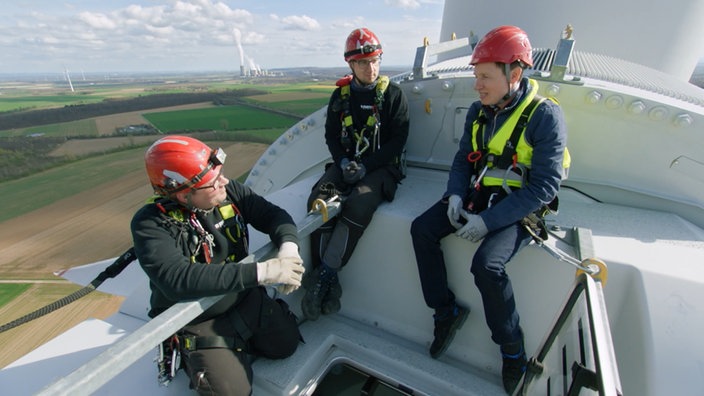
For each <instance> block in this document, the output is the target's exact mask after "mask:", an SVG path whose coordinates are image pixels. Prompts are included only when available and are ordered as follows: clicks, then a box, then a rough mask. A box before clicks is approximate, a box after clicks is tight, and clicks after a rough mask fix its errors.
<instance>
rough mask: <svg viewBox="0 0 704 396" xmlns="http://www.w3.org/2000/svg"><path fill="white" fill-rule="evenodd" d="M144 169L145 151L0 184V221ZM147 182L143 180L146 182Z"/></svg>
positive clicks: (95, 159) (96, 159)
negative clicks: (0, 197)
mask: <svg viewBox="0 0 704 396" xmlns="http://www.w3.org/2000/svg"><path fill="white" fill-rule="evenodd" d="M143 167H144V148H143V147H140V148H134V149H131V150H125V151H120V152H116V153H111V154H106V155H101V156H96V157H92V158H87V159H84V160H81V161H75V162H71V163H69V164H66V165H61V166H58V167H56V168H52V169H49V170H46V171H44V172H40V173H37V174H34V175H31V176H27V177H23V178H21V179H17V180H11V181H7V182H4V183H0V196H2V197H3V208H2V211H0V222H2V221H5V220H8V219H11V218H14V217H17V216H19V215H22V214H24V213H28V212H31V211H32V210H35V209H38V208H41V207H43V206H45V205H48V204H50V203H53V202H55V201H58V200H60V199H63V198H66V197H70V196H71V195H74V194H77V193H79V192H81V191H85V190H87V189H90V188H93V187H96V186H99V185H101V184H103V183H105V181H106V180H110V179H116V178H119V177H121V176H122V175H124V174H125V173H127V172H132V171H135V170H140V169H142V168H143ZM145 181H146V179H145Z"/></svg>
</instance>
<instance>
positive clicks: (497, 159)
mask: <svg viewBox="0 0 704 396" xmlns="http://www.w3.org/2000/svg"><path fill="white" fill-rule="evenodd" d="M529 84H530V87H529V91H528V93H527V94H526V98H525V99H524V100H523V101H521V103H519V104H518V106H517V107H516V109H515V110H514V111H513V113H512V114H511V115H510V116H509V117H508V119H507V120H506V121H505V122H504V124H503V125H502V126H501V127H500V128H499V130H498V131H497V132H496V134H495V135H494V136H492V137H491V138H490V139H489V141H488V142H487V144H486V145H485V143H484V141H485V139H484V127H485V124H486V115H485V114H484V112H483V110H480V111H479V115H478V117H477V119H476V120H475V121H474V122H473V124H472V148H473V150H474V151H472V152H471V153H469V155H468V156H467V160H468V161H469V162H471V163H473V165H474V170H475V172H474V175H473V176H472V180H471V183H472V185H473V187H474V188H473V191H472V193H471V194H470V200H469V201H470V202H469V204H468V209H470V210H471V211H473V212H475V213H478V212H481V211H482V210H484V209H486V208H488V207H491V205H492V204H495V203H496V202H498V201H499V200H501V199H503V198H504V197H505V196H507V195H508V194H510V193H511V192H512V191H513V190H515V189H518V188H523V187H525V185H526V183H527V182H528V173H529V172H530V164H531V159H532V156H533V148H532V147H531V146H530V145H529V144H528V143H527V142H526V141H525V130H526V126H527V125H528V122H529V121H530V119H531V117H532V116H533V113H534V112H535V109H536V108H537V107H538V105H540V104H541V103H543V102H544V101H545V100H553V101H554V99H552V98H550V99H548V98H545V97H542V96H540V95H538V94H537V92H538V84H537V82H536V81H535V80H533V79H529ZM570 162H571V159H570V154H569V151H568V150H567V148H565V154H564V156H563V163H562V166H563V175H566V173H567V169H568V168H569V166H570ZM557 204H558V202H557V197H555V199H553V201H552V202H550V204H548V205H544V206H543V207H542V208H541V209H539V210H538V211H537V212H536V213H534V215H535V216H533V217H532V220H535V221H538V220H542V217H544V216H545V215H546V214H547V213H550V212H555V211H557Z"/></svg>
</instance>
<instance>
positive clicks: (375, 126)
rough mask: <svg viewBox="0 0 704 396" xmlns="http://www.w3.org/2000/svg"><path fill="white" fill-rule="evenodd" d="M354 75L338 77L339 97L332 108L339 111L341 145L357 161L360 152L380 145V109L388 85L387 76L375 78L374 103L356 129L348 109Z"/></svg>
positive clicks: (359, 157) (360, 155) (362, 152)
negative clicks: (359, 127)
mask: <svg viewBox="0 0 704 396" xmlns="http://www.w3.org/2000/svg"><path fill="white" fill-rule="evenodd" d="M353 78H354V77H353V76H352V75H351V74H350V75H347V76H345V77H343V78H341V79H339V80H338V81H337V82H336V83H335V85H337V86H338V87H340V97H339V99H338V100H337V101H336V103H334V104H333V110H334V111H337V112H339V113H340V123H341V124H342V131H341V133H340V139H341V142H342V146H343V147H344V148H345V149H346V150H347V152H353V153H354V159H355V161H359V160H360V159H361V157H362V154H364V152H366V151H367V150H368V149H369V148H371V149H372V151H376V150H378V149H379V147H380V141H379V130H380V128H381V117H380V113H381V109H382V108H383V105H384V93H385V92H386V89H387V88H388V87H389V77H387V76H379V78H378V79H377V83H376V87H375V89H374V90H375V95H374V104H373V105H372V114H370V115H369V117H367V121H366V122H365V123H364V125H363V126H362V128H361V130H358V129H357V128H356V127H355V126H354V121H353V120H352V112H351V110H350V90H351V88H350V85H351V83H352V79H353Z"/></svg>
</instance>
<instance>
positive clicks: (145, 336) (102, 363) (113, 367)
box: [37, 197, 340, 396]
mask: <svg viewBox="0 0 704 396" xmlns="http://www.w3.org/2000/svg"><path fill="white" fill-rule="evenodd" d="M335 198H336V197H335ZM339 211H340V202H339V200H337V201H334V202H333V201H328V202H326V210H325V216H323V213H321V212H323V211H322V210H321V211H311V212H310V213H308V215H307V216H306V217H305V219H304V223H303V224H302V225H299V226H298V235H299V237H304V236H307V235H309V234H310V233H311V232H313V231H314V230H316V229H317V228H319V227H320V226H321V225H323V223H325V221H327V219H328V218H332V217H334V216H336V215H337V214H338V213H339ZM324 217H325V220H324V219H323V218H324ZM274 250H275V248H274V246H273V244H272V243H271V242H269V243H267V244H266V245H264V246H262V247H261V248H259V249H257V251H255V252H254V253H252V254H251V255H250V256H248V257H247V258H245V259H244V260H242V262H245V261H250V260H254V261H259V260H262V259H263V258H266V257H267V256H269V255H271V254H272V253H273V251H274ZM222 297H223V296H213V297H204V298H201V299H199V300H196V301H188V302H180V303H177V304H174V305H173V306H172V307H171V308H169V309H167V310H166V311H164V312H162V313H161V314H160V315H158V316H157V317H155V318H153V319H152V320H150V321H149V322H147V323H146V324H145V325H144V326H142V327H140V328H139V329H137V330H136V331H134V332H133V333H132V334H130V335H128V336H126V337H125V338H123V339H121V340H120V341H118V342H116V343H115V344H113V345H112V346H110V347H109V348H108V349H106V350H105V351H103V352H102V353H101V354H99V355H98V356H96V357H95V358H93V359H92V360H90V361H89V362H87V363H86V364H84V365H83V366H81V367H79V368H78V369H76V370H74V371H73V372H72V373H70V374H69V375H67V376H65V377H63V378H61V379H59V380H57V381H55V382H53V383H51V384H49V385H47V386H46V387H44V389H42V390H41V391H40V392H39V393H37V395H42V396H49V395H51V396H56V395H66V396H69V395H71V396H73V395H89V394H92V393H94V392H95V391H97V390H98V389H99V388H100V387H101V386H103V385H105V384H106V383H107V382H108V381H110V380H111V379H112V378H114V377H115V376H117V375H118V374H119V373H121V372H122V371H124V370H125V369H126V368H127V367H129V366H130V365H131V364H132V363H134V362H136V361H137V360H139V359H140V358H141V357H142V356H144V355H146V354H147V353H148V352H149V351H150V350H153V348H155V347H156V346H157V345H159V343H161V342H162V341H164V340H165V339H166V338H168V337H169V336H171V335H172V334H174V333H175V332H177V331H178V330H179V329H181V328H182V327H183V326H185V325H186V324H188V323H189V322H190V321H192V320H193V319H195V318H196V317H197V316H198V315H200V314H201V313H203V312H204V311H205V310H207V309H208V308H209V307H211V306H212V305H213V304H215V303H216V302H218V301H219V300H220V299H221V298H222Z"/></svg>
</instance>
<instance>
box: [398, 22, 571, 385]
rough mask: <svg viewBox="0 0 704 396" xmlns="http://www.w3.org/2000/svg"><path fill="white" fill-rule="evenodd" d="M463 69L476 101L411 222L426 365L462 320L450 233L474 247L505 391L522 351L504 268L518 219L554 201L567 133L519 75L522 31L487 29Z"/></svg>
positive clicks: (521, 366) (521, 368)
mask: <svg viewBox="0 0 704 396" xmlns="http://www.w3.org/2000/svg"><path fill="white" fill-rule="evenodd" d="M471 64H472V65H473V66H474V74H475V76H476V82H475V85H474V89H475V90H476V91H477V92H478V94H479V100H478V101H476V102H474V103H472V105H471V106H470V108H469V110H468V112H467V118H466V121H465V127H464V134H463V135H462V139H461V140H460V144H459V150H458V151H457V153H456V154H455V158H454V160H453V162H452V168H451V169H450V175H449V179H448V181H447V190H446V192H445V193H444V194H443V197H442V199H441V200H439V201H438V202H437V203H435V204H434V205H433V206H432V207H430V208H429V209H428V210H427V211H425V212H424V213H423V214H421V215H420V216H418V217H417V218H416V219H415V220H414V221H413V223H412V225H411V236H412V238H413V248H414V251H415V254H416V261H417V265H418V271H419V274H420V279H421V284H422V288H423V296H424V297H425V302H426V304H427V305H428V306H429V307H430V308H433V309H434V310H435V314H434V320H435V331H434V336H435V338H434V340H433V342H432V344H431V346H430V354H431V356H432V357H434V358H437V357H439V356H440V355H441V354H442V353H443V352H445V350H446V349H447V347H448V346H449V345H450V342H451V341H452V338H453V336H454V334H455V332H456V331H457V330H458V329H459V328H460V326H462V324H463V322H464V321H465V319H466V318H467V315H468V314H469V309H468V308H465V307H463V306H461V305H459V304H458V303H457V302H456V301H455V295H454V293H453V292H452V291H451V290H450V288H449V287H448V281H447V275H446V270H445V262H444V259H443V255H442V251H441V245H440V240H441V239H442V238H444V237H445V236H447V235H449V234H451V233H453V232H454V233H455V235H457V236H458V237H461V238H464V239H467V240H469V241H471V242H475V243H476V242H480V241H481V244H480V245H479V247H478V248H477V251H476V253H475V254H474V257H473V258H472V265H471V272H472V274H473V275H474V283H475V284H476V286H477V288H478V289H479V292H480V293H481V296H482V303H483V305H484V314H485V319H486V323H487V325H488V326H489V329H490V330H491V338H492V340H493V341H494V342H495V343H496V344H498V345H499V346H500V351H501V354H502V358H503V368H502V377H503V383H504V388H505V389H506V391H507V392H509V393H511V392H513V390H514V389H515V388H516V385H517V384H518V382H519V380H520V378H521V376H522V375H523V373H524V372H525V370H526V354H525V348H524V345H523V331H522V330H521V327H520V324H519V316H518V311H517V310H516V304H515V300H514V295H513V289H512V287H511V280H510V279H509V277H508V274H507V273H506V270H505V268H506V264H507V263H508V261H509V260H511V258H513V257H514V255H515V254H516V253H518V251H519V250H520V249H521V248H523V247H524V246H526V245H527V244H528V243H529V242H530V240H531V236H530V233H529V231H528V230H527V229H526V228H525V226H524V224H523V222H522V220H523V219H525V218H526V217H528V216H530V215H533V214H535V213H538V212H539V213H544V211H543V208H545V207H547V206H548V205H549V204H550V203H551V202H552V201H553V200H554V199H555V198H556V196H557V192H558V190H559V187H560V181H561V179H562V177H563V175H564V168H566V167H567V165H568V162H569V159H568V158H569V155H568V154H567V151H566V148H565V146H566V143H567V131H566V127H565V122H564V119H563V115H562V111H561V109H560V107H559V106H558V105H557V104H556V103H554V102H552V101H551V100H547V99H546V98H542V97H540V96H539V95H537V91H538V83H537V82H536V81H535V80H531V79H528V78H526V77H525V76H523V70H524V68H526V67H529V66H532V64H533V58H532V49H531V45H530V42H529V41H528V36H527V35H526V33H525V32H524V31H523V30H521V29H519V28H517V27H515V26H500V27H498V28H496V29H493V30H492V31H490V32H489V33H487V34H486V36H484V38H483V39H482V40H481V41H479V43H477V46H476V47H475V48H474V52H473V54H472V61H471ZM565 158H567V160H566V159H565ZM537 216H539V215H537Z"/></svg>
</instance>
